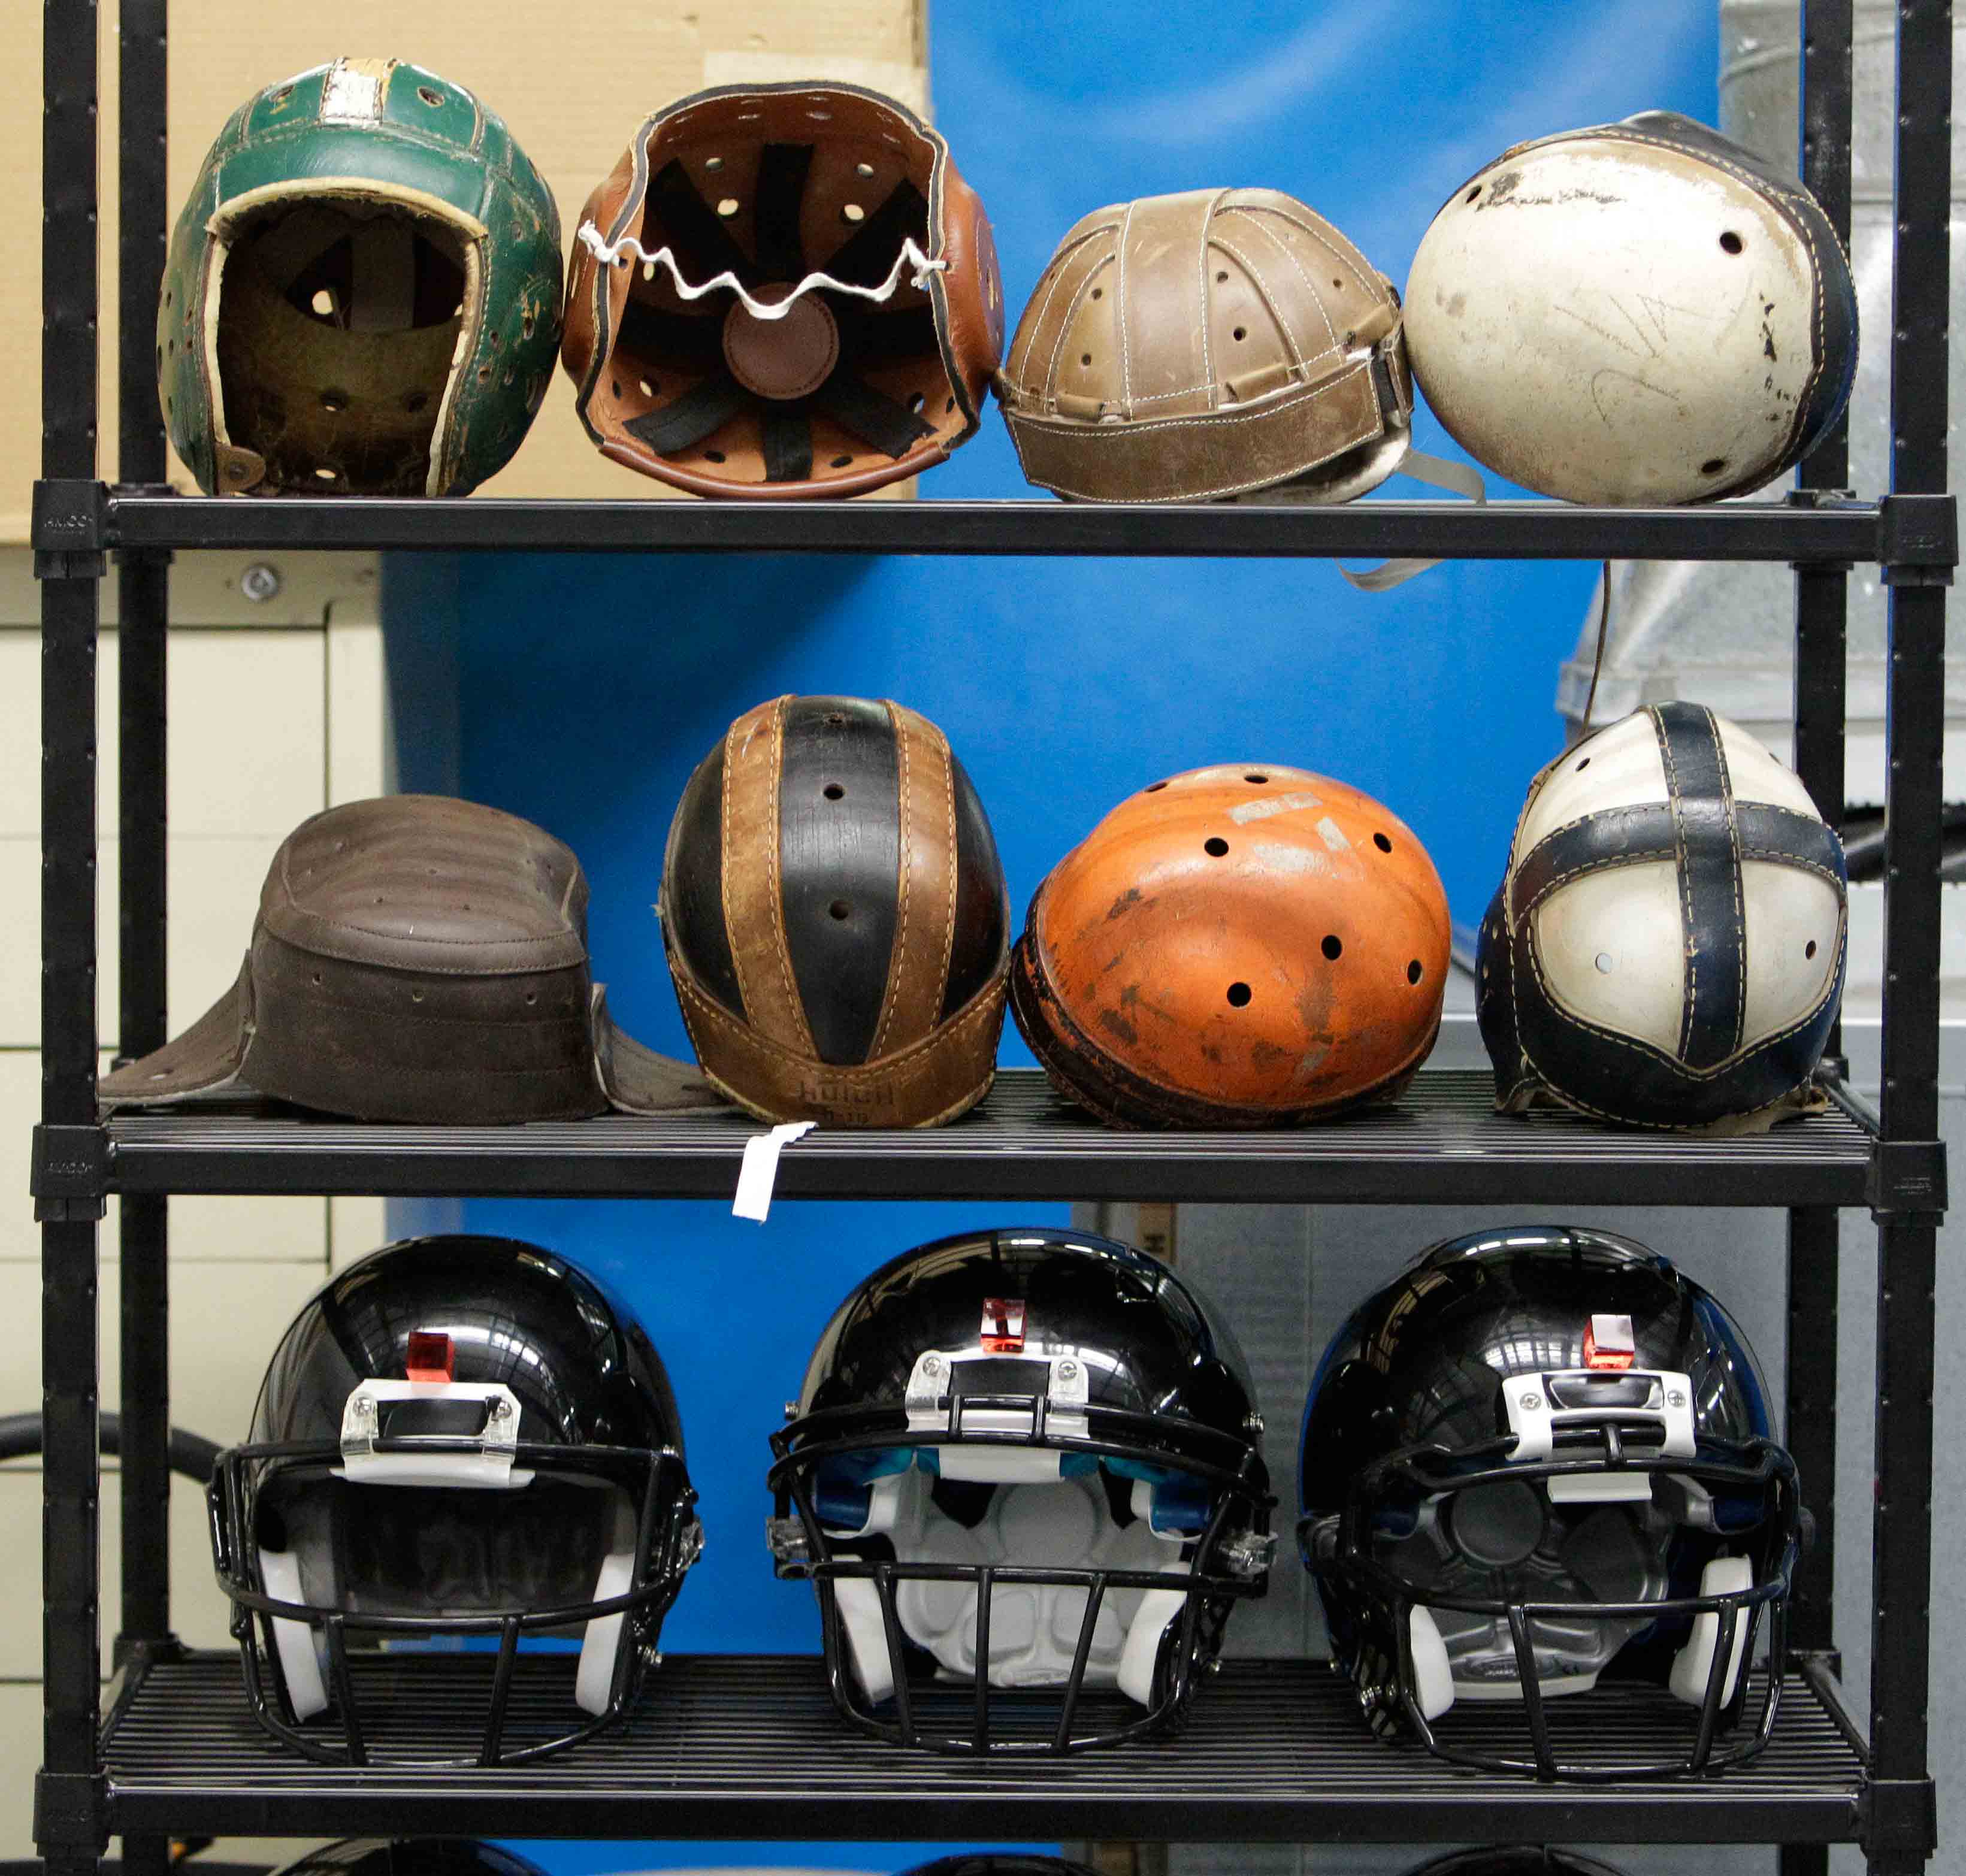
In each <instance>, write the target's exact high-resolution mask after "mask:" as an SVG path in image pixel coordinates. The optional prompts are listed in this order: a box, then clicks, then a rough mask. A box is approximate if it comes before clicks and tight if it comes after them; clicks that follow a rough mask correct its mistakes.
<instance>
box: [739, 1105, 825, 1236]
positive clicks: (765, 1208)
mask: <svg viewBox="0 0 1966 1876" xmlns="http://www.w3.org/2000/svg"><path fill="white" fill-rule="evenodd" d="M818 1125H819V1123H818V1122H817V1120H788V1121H787V1122H786V1123H785V1125H784V1126H783V1127H773V1128H772V1130H771V1132H770V1133H754V1134H753V1135H752V1136H751V1137H750V1139H748V1140H746V1142H745V1143H744V1163H743V1165H741V1166H740V1167H739V1168H737V1196H736V1197H735V1198H734V1199H733V1200H732V1201H730V1212H731V1215H732V1217H736V1218H749V1219H752V1220H755V1221H756V1223H759V1224H762V1223H764V1222H765V1219H766V1218H767V1217H769V1216H770V1215H771V1210H772V1187H773V1186H774V1185H776V1184H777V1183H778V1154H779V1152H781V1151H782V1149H784V1148H785V1147H787V1146H790V1145H791V1143H792V1142H793V1141H794V1140H796V1139H803V1138H804V1136H806V1135H807V1134H808V1133H811V1131H812V1130H813V1129H814V1127H817V1126H818Z"/></svg>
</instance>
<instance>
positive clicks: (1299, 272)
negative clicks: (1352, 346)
mask: <svg viewBox="0 0 1966 1876" xmlns="http://www.w3.org/2000/svg"><path fill="white" fill-rule="evenodd" d="M1246 219H1248V221H1249V227H1250V229H1251V231H1252V233H1255V234H1260V235H1261V236H1262V237H1263V238H1264V240H1266V241H1268V243H1270V245H1271V247H1274V248H1275V250H1277V252H1278V253H1279V254H1281V255H1282V256H1283V257H1284V260H1285V261H1286V262H1287V263H1288V264H1289V266H1290V269H1291V272H1293V273H1294V274H1295V275H1296V276H1297V279H1299V280H1300V282H1303V285H1304V292H1306V293H1307V294H1308V295H1310V303H1311V305H1313V306H1314V307H1315V308H1317V316H1318V318H1320V319H1321V320H1323V321H1324V330H1325V334H1326V337H1328V338H1329V340H1330V341H1331V346H1330V349H1331V350H1334V351H1336V350H1338V329H1337V327H1335V326H1334V325H1333V324H1332V323H1331V314H1329V311H1326V308H1325V305H1324V295H1323V294H1321V293H1320V292H1318V290H1317V288H1316V286H1314V285H1313V284H1312V282H1311V278H1310V275H1309V274H1307V272H1304V263H1303V262H1302V261H1300V259H1297V256H1296V255H1294V254H1293V253H1291V250H1289V249H1288V247H1285V246H1284V243H1283V242H1282V241H1281V240H1279V239H1278V236H1277V234H1276V232H1275V230H1274V229H1271V228H1268V227H1265V226H1264V225H1263V224H1262V222H1260V221H1257V220H1255V218H1253V217H1246ZM1217 239H1218V240H1220V239H1221V237H1219V236H1218V237H1217ZM1222 245H1223V247H1228V248H1229V252H1230V253H1232V254H1236V250H1235V249H1233V247H1229V243H1227V242H1226V240H1223V241H1222ZM1236 259H1238V260H1241V261H1242V265H1243V266H1246V267H1249V266H1250V263H1249V262H1248V261H1247V260H1244V259H1243V258H1242V256H1241V255H1240V254H1236ZM1250 271H1251V272H1252V273H1253V272H1255V269H1254V268H1253V267H1251V268H1250ZM1257 278H1258V280H1259V282H1261V279H1262V276H1260V275H1259V276H1257ZM1263 291H1264V293H1265V296H1266V297H1268V298H1271V300H1272V301H1273V304H1272V307H1271V310H1272V311H1275V312H1276V313H1277V318H1278V323H1279V324H1284V321H1283V314H1282V312H1281V309H1279V308H1277V307H1276V306H1275V305H1274V295H1271V294H1270V292H1269V289H1268V287H1267V286H1265V288H1264V289H1263ZM1284 331H1285V333H1286V334H1287V335H1288V336H1289V337H1290V339H1291V350H1293V351H1294V352H1296V353H1298V355H1299V357H1298V363H1304V359H1303V356H1302V353H1303V347H1301V346H1300V345H1299V344H1298V343H1297V340H1296V335H1295V334H1293V333H1291V331H1290V328H1289V327H1288V324H1284ZM1320 356H1322V354H1321V353H1320Z"/></svg>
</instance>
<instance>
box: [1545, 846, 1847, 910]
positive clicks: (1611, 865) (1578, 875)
mask: <svg viewBox="0 0 1966 1876" xmlns="http://www.w3.org/2000/svg"><path fill="white" fill-rule="evenodd" d="M1537 844H1538V845H1539V846H1540V845H1541V844H1542V843H1540V842H1539V843H1537ZM1671 857H1672V856H1671V855H1670V854H1668V853H1661V852H1660V851H1658V849H1656V848H1654V849H1648V850H1647V851H1645V852H1643V853H1632V854H1621V855H1620V856H1617V857H1616V858H1615V859H1597V860H1592V861H1591V862H1587V864H1586V865H1582V866H1572V867H1568V868H1566V869H1565V871H1563V872H1560V873H1557V874H1555V875H1552V877H1551V878H1549V880H1547V881H1545V882H1544V884H1543V885H1542V887H1541V888H1539V890H1538V891H1537V892H1536V895H1535V897H1534V898H1532V899H1531V900H1530V901H1529V903H1528V904H1526V905H1525V906H1523V907H1522V908H1521V910H1520V911H1519V912H1518V913H1517V914H1516V917H1518V918H1527V917H1529V916H1530V915H1531V914H1533V913H1535V912H1537V911H1541V910H1542V907H1543V906H1544V905H1545V904H1546V903H1547V902H1548V901H1549V897H1550V895H1551V894H1552V893H1553V892H1555V891H1556V890H1557V889H1558V888H1559V887H1561V886H1566V885H1569V883H1570V882H1571V881H1572V880H1574V879H1584V878H1588V877H1589V876H1590V875H1591V874H1593V873H1608V872H1615V871H1616V869H1618V868H1619V867H1621V866H1664V865H1666V864H1667V863H1668V862H1669V861H1670V860H1671ZM1741 858H1742V860H1743V861H1747V860H1769V861H1773V862H1776V863H1777V864H1778V865H1784V866H1790V867H1793V868H1794V869H1795V870H1796V872H1799V873H1813V874H1814V875H1816V878H1819V879H1821V880H1824V881H1826V882H1828V883H1829V885H1832V886H1841V885H1842V884H1843V882H1842V880H1840V879H1839V878H1837V877H1836V875H1835V874H1834V873H1833V872H1831V871H1830V870H1829V868H1828V867H1826V866H1819V865H1816V862H1814V861H1813V860H1803V859H1797V858H1796V857H1795V856H1794V854H1792V853H1784V852H1783V851H1782V850H1781V849H1779V848H1774V847H1743V848H1742V849H1741ZM1738 894H1739V886H1738V885H1737V886H1736V896H1738Z"/></svg>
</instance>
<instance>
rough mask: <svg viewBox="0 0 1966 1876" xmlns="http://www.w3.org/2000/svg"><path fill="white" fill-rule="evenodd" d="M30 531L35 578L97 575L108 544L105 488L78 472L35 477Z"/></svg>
mask: <svg viewBox="0 0 1966 1876" xmlns="http://www.w3.org/2000/svg"><path fill="white" fill-rule="evenodd" d="M33 535H34V578H35V579H37V580H87V579H102V575H103V573H104V572H105V569H106V562H105V554H106V553H107V550H108V546H109V491H108V488H106V487H105V485H103V484H102V483H101V482H93V481H91V480H89V479H88V478H87V477H85V476H80V475H58V476H54V477H51V478H49V479H44V480H43V481H40V482H36V483H35V485H34V522H33Z"/></svg>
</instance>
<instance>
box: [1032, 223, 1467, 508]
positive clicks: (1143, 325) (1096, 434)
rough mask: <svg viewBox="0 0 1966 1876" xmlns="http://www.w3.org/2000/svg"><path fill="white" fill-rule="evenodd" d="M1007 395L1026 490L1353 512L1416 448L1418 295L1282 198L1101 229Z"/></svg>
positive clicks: (1053, 298)
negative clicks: (1412, 315) (1411, 311)
mask: <svg viewBox="0 0 1966 1876" xmlns="http://www.w3.org/2000/svg"><path fill="white" fill-rule="evenodd" d="M997 395H998V398H999V399H1000V400H1001V402H1002V404H1003V406H1004V421H1005V422H1006V423H1007V424H1009V426H1010V436H1011V438H1012V440H1014V442H1015V443H1016V444H1017V458H1018V460H1019V461H1020V463H1022V464H1023V470H1024V474H1025V475H1026V476H1027V477H1028V478H1029V479H1030V480H1031V481H1032V482H1035V483H1036V484H1037V485H1038V486H1039V488H1050V489H1053V490H1056V492H1058V493H1059V495H1065V496H1067V497H1070V498H1075V499H1077V500H1080V501H1221V500H1223V499H1226V498H1234V497H1236V496H1237V495H1247V494H1252V493H1253V492H1255V491H1258V490H1262V491H1264V492H1265V493H1264V494H1263V495H1262V497H1261V499H1263V500H1265V501H1276V500H1280V499H1290V500H1295V501H1350V500H1351V499H1352V497H1353V496H1355V495H1362V494H1364V493H1365V491H1366V490H1367V489H1368V488H1375V487H1376V486H1377V485H1378V484H1379V483H1381V482H1384V480H1385V479H1386V478H1387V476H1388V475H1391V474H1392V472H1393V471H1394V469H1397V468H1398V467H1400V464H1401V463H1402V460H1403V459H1404V458H1405V457H1406V456H1407V446H1408V444H1409V443H1410V440H1411V438H1412V412H1413V381H1412V379H1411V377H1410V375H1409V373H1408V372H1407V352H1406V340H1405V337H1404V334H1403V330H1402V327H1401V324H1400V298H1399V295H1398V294H1397V293H1396V292H1394V290H1393V287H1392V283H1391V282H1390V281H1388V280H1387V279H1386V278H1385V277H1384V276H1383V275H1382V274H1381V273H1380V272H1378V269H1376V268H1375V267H1374V266H1372V264H1371V263H1370V262H1369V261H1368V260H1367V259H1366V258H1365V256H1364V255H1363V254H1362V253H1360V252H1359V251H1358V249H1357V248H1356V247H1353V246H1352V243H1350V242H1349V241H1348V240H1346V238H1345V237H1344V236H1343V235H1342V234H1340V233H1339V231H1338V230H1337V229H1336V228H1335V227H1333V226H1332V225H1331V224H1330V223H1329V222H1328V221H1326V220H1325V219H1324V218H1323V216H1322V215H1320V214H1318V213H1317V211H1316V210H1314V209H1312V208H1307V207H1306V206H1305V205H1304V204H1303V203H1302V202H1300V201H1297V199H1296V198H1294V197H1293V196H1289V195H1284V194H1283V193H1282V192H1281V191H1280V190H1277V189H1191V190H1190V191H1188V192H1187V193H1185V194H1184V195H1150V196H1147V197H1145V198H1143V199H1142V200H1140V201H1134V202H1120V203H1116V204H1115V205H1114V206H1113V207H1111V208H1101V209H1099V210H1097V211H1095V212H1094V213H1093V214H1089V215H1088V216H1086V217H1085V219H1084V220H1083V221H1080V222H1079V223H1078V225H1077V226H1076V227H1074V228H1072V230H1070V232H1069V233H1068V234H1066V236H1065V239H1064V240H1062V241H1061V242H1060V243H1059V245H1058V251H1057V252H1056V253H1054V254H1053V255H1052V258H1051V262H1050V264H1049V266H1047V267H1046V269H1045V271H1044V272H1043V275H1042V276H1040V277H1039V281H1038V284H1037V287H1036V290H1035V291H1034V292H1033V293H1032V295H1031V298H1030V305H1027V307H1026V308H1024V316H1023V318H1022V319H1021V320H1020V321H1018V324H1017V337H1015V338H1014V340H1012V341H1011V343H1010V354H1009V356H1008V357H1007V359H1005V360H1004V369H1003V370H1002V371H1001V372H1000V373H999V374H998V379H997ZM1457 485H1458V484H1457ZM1463 492H1466V491H1465V490H1464V491H1463Z"/></svg>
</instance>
